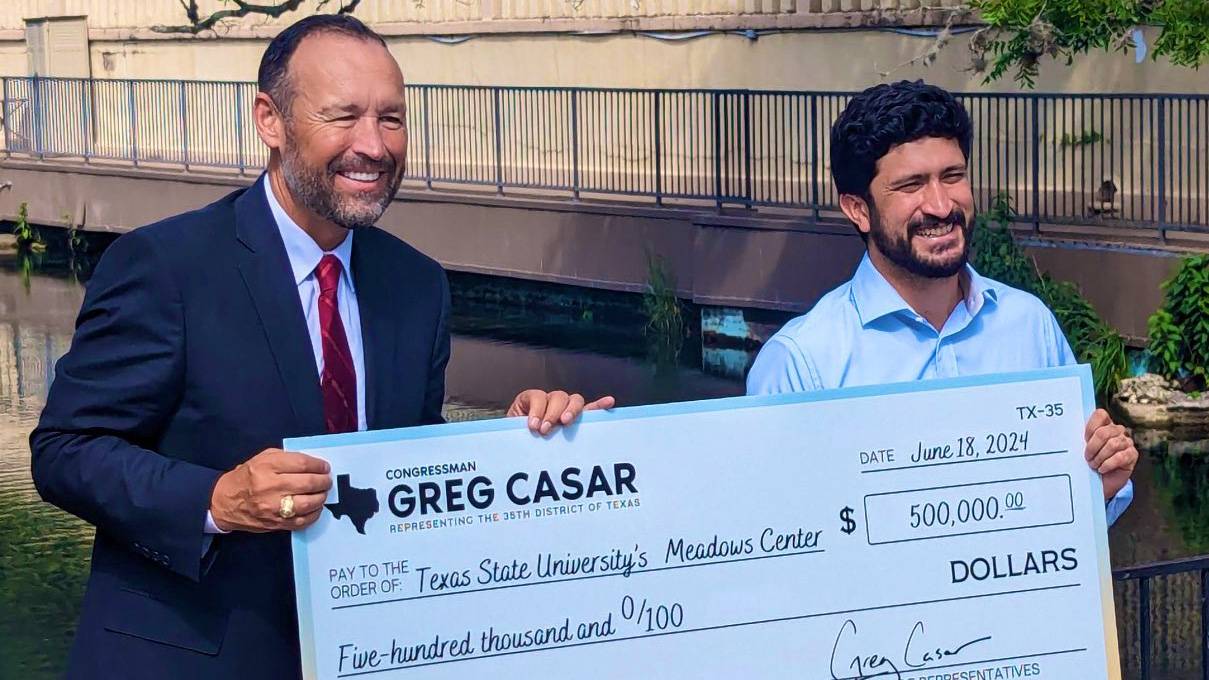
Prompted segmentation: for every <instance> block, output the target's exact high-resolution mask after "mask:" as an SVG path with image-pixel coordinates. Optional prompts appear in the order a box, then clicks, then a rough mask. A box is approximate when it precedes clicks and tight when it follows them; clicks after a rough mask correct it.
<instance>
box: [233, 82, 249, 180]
mask: <svg viewBox="0 0 1209 680" xmlns="http://www.w3.org/2000/svg"><path fill="white" fill-rule="evenodd" d="M235 162H236V163H237V164H238V165H239V174H241V175H242V174H244V170H245V168H246V167H247V163H246V161H245V160H244V155H243V84H242V83H236V84H235Z"/></svg>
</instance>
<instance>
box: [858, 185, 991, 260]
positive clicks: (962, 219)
mask: <svg viewBox="0 0 1209 680" xmlns="http://www.w3.org/2000/svg"><path fill="white" fill-rule="evenodd" d="M866 203H867V205H868V206H869V235H870V236H871V237H872V238H873V242H874V243H875V244H876V245H877V249H878V250H879V251H880V252H881V254H882V255H885V256H886V259H887V260H890V262H892V263H894V265H895V266H897V267H899V268H900V269H903V270H904V271H907V272H910V273H911V274H914V275H915V276H918V277H921V278H926V279H946V278H948V277H950V276H953V275H954V274H956V273H958V272H960V271H961V270H962V269H964V268H965V266H966V263H967V262H969V260H970V231H971V223H972V220H969V219H967V218H966V215H965V213H964V212H963V211H962V210H961V209H960V208H954V209H953V212H951V213H949V214H948V215H946V216H945V217H942V218H936V217H930V216H925V217H924V218H923V219H920V220H916V221H913V222H911V223H910V224H908V225H907V233H906V235H905V236H903V237H895V236H893V235H891V234H890V231H889V230H888V229H886V228H885V225H883V224H882V220H881V215H879V214H878V212H877V208H876V207H874V205H873V201H871V200H870V201H866ZM949 223H953V224H955V225H956V226H957V228H959V229H961V235H962V238H961V245H962V248H961V255H960V256H959V257H956V258H954V259H953V260H952V261H950V262H939V263H938V262H930V261H925V260H923V259H922V258H920V257H919V256H918V255H917V254H916V252H915V251H914V250H913V249H912V248H911V237H912V236H913V235H914V234H915V233H917V232H918V231H920V230H922V229H929V228H932V227H936V226H940V225H943V224H949Z"/></svg>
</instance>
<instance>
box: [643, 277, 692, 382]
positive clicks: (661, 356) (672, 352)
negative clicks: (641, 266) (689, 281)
mask: <svg viewBox="0 0 1209 680" xmlns="http://www.w3.org/2000/svg"><path fill="white" fill-rule="evenodd" d="M647 279H648V282H647V290H646V293H644V294H643V296H642V309H643V312H644V313H645V314H646V318H647V324H646V328H645V329H644V330H645V333H646V334H647V336H648V337H650V338H652V341H653V347H652V350H653V352H654V354H655V358H656V360H657V361H658V362H659V363H668V362H674V361H676V359H678V358H679V356H680V350H681V348H682V347H683V345H684V335H685V328H686V327H685V323H684V309H683V305H681V303H680V298H679V297H677V295H676V279H675V277H673V276H672V274H671V273H670V272H669V271H668V268H667V263H666V262H665V261H664V259H663V258H662V257H660V256H658V255H649V254H648V255H647Z"/></svg>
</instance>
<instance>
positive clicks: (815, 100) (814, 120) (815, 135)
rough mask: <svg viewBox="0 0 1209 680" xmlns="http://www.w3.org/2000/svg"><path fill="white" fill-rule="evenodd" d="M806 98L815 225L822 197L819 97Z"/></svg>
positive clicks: (811, 199) (811, 201) (811, 200)
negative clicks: (820, 192) (808, 117)
mask: <svg viewBox="0 0 1209 680" xmlns="http://www.w3.org/2000/svg"><path fill="white" fill-rule="evenodd" d="M808 96H809V97H810V119H809V121H808V122H807V124H808V125H809V126H810V206H811V208H812V209H813V210H814V221H815V223H816V224H817V223H818V221H819V204H820V203H821V202H822V197H820V196H819V96H818V95H817V94H811V95H808Z"/></svg>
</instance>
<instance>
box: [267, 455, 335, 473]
mask: <svg viewBox="0 0 1209 680" xmlns="http://www.w3.org/2000/svg"><path fill="white" fill-rule="evenodd" d="M273 469H274V470H275V471H276V472H280V473H287V474H296V473H311V474H319V475H326V474H327V473H329V472H331V469H332V467H331V466H330V465H328V463H327V461H326V460H323V459H322V458H316V457H314V456H308V455H306V454H305V453H298V452H296V451H282V452H281V455H279V456H275V457H274V458H273Z"/></svg>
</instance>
